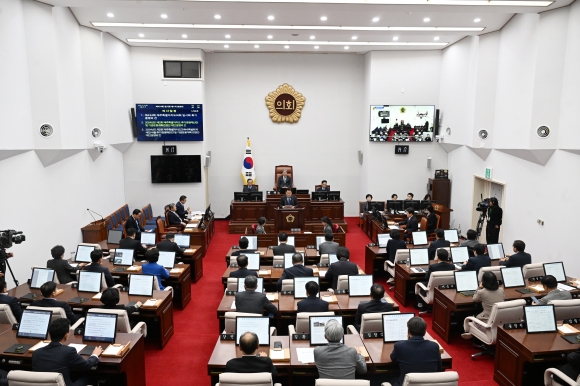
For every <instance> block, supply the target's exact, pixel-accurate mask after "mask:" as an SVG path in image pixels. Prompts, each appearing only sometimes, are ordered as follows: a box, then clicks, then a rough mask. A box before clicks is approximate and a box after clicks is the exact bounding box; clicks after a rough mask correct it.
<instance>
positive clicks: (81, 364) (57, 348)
mask: <svg viewBox="0 0 580 386" xmlns="http://www.w3.org/2000/svg"><path fill="white" fill-rule="evenodd" d="M69 328H70V323H69V321H68V320H66V319H56V320H55V321H54V322H52V323H51V324H50V326H48V333H49V334H50V340H51V342H50V343H49V344H48V346H45V347H42V348H39V349H38V350H35V351H34V352H33V353H32V371H41V372H53V373H61V374H62V377H63V378H64V383H65V384H66V386H86V385H87V383H88V377H85V376H83V377H81V378H78V379H76V380H74V381H73V379H72V378H71V370H75V371H79V372H80V371H83V372H88V371H90V370H91V369H92V368H93V367H94V366H96V365H97V364H98V363H99V355H101V353H102V352H103V348H102V347H101V346H98V347H95V348H94V350H93V353H92V354H91V356H90V357H89V358H88V359H86V360H85V359H84V358H83V357H82V356H80V355H79V354H78V353H77V350H76V349H75V348H74V347H70V346H68V345H65V344H66V341H67V339H68V337H69V334H70V332H69Z"/></svg>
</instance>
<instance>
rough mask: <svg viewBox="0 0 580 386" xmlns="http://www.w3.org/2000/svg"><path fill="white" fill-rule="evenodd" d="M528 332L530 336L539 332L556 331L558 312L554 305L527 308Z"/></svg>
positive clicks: (525, 311) (525, 312) (525, 308)
mask: <svg viewBox="0 0 580 386" xmlns="http://www.w3.org/2000/svg"><path fill="white" fill-rule="evenodd" d="M524 314H525V318H526V332H527V333H528V334H533V333H538V332H555V331H556V312H555V311H554V305H553V304H548V305H545V306H525V307H524Z"/></svg>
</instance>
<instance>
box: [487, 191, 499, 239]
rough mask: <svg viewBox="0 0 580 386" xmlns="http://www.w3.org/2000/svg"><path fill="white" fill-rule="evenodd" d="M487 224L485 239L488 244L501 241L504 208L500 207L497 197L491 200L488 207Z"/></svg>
mask: <svg viewBox="0 0 580 386" xmlns="http://www.w3.org/2000/svg"><path fill="white" fill-rule="evenodd" d="M487 215H488V218H487V225H486V227H485V240H486V241H487V243H488V244H497V243H498V242H499V228H500V227H501V224H502V218H503V209H502V208H500V207H499V202H498V201H497V198H496V197H492V198H491V199H490V200H489V208H488V209H487Z"/></svg>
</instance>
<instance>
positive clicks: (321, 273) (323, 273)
mask: <svg viewBox="0 0 580 386" xmlns="http://www.w3.org/2000/svg"><path fill="white" fill-rule="evenodd" d="M318 276H320V277H324V276H326V271H320V270H319V271H318Z"/></svg>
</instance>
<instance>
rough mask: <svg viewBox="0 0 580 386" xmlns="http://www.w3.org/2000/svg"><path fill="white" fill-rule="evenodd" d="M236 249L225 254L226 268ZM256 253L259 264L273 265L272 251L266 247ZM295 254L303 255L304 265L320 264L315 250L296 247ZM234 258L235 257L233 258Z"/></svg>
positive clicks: (259, 248)
mask: <svg viewBox="0 0 580 386" xmlns="http://www.w3.org/2000/svg"><path fill="white" fill-rule="evenodd" d="M237 250H238V248H235V249H234V247H231V248H230V249H229V251H228V253H226V267H229V265H230V257H231V256H232V253H234V252H235V251H237ZM258 252H260V264H264V265H272V264H274V251H273V250H272V249H270V248H268V247H258ZM296 252H301V253H304V258H305V260H306V264H317V263H318V262H320V257H319V256H318V252H317V251H316V249H309V248H306V247H297V249H296ZM234 258H235V256H234Z"/></svg>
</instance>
